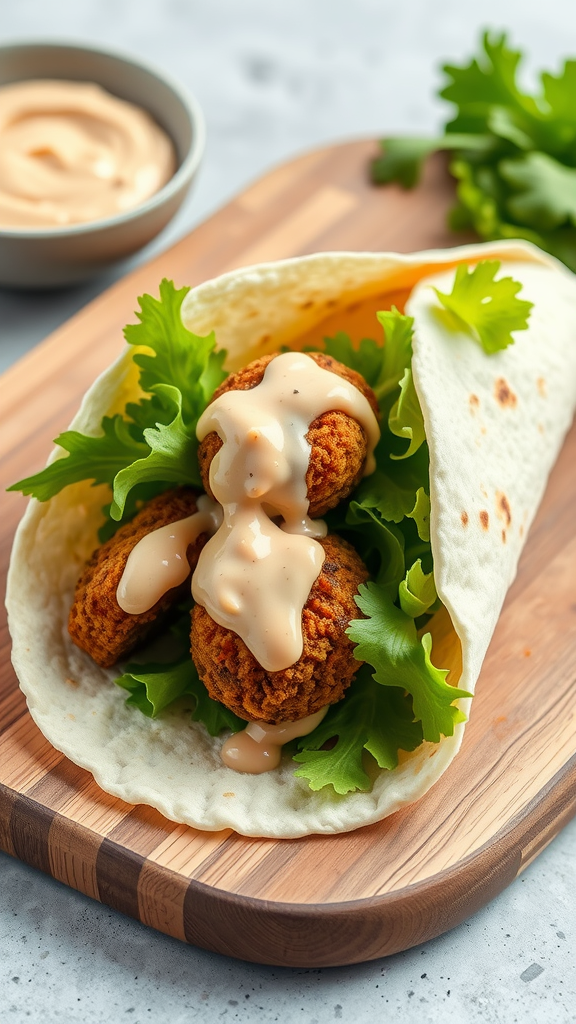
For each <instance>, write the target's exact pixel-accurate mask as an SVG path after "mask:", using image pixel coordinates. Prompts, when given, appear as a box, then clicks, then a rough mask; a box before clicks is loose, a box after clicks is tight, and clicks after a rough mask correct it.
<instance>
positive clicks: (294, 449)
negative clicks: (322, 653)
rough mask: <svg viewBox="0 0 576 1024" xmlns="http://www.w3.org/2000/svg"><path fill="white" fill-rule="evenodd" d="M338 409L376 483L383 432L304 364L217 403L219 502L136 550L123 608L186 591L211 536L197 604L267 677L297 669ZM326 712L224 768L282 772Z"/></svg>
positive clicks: (205, 502) (211, 425)
mask: <svg viewBox="0 0 576 1024" xmlns="http://www.w3.org/2000/svg"><path fill="white" fill-rule="evenodd" d="M332 410H337V411H341V412H346V413H348V415H350V416H351V417H352V418H353V419H355V420H356V421H357V422H358V423H360V424H361V426H362V427H363V428H364V431H365V433H366V436H367V438H368V451H367V457H366V462H365V467H364V475H367V474H368V473H372V472H373V471H374V468H375V462H374V448H375V447H376V444H377V443H378V439H379V437H380V430H379V427H378V422H377V419H376V416H375V415H374V412H373V410H372V408H371V406H370V403H369V402H368V400H367V398H366V397H365V396H364V395H363V394H362V393H361V392H360V391H359V390H358V389H357V388H356V387H355V386H354V385H353V384H350V383H349V382H348V381H346V380H344V379H343V378H342V377H339V376H338V375H337V374H335V373H332V372H331V371H330V370H325V369H323V368H322V367H320V366H318V364H317V363H315V362H314V360H313V359H311V358H310V357H309V356H307V355H305V354H303V353H298V352H286V353H284V354H282V355H280V356H277V357H276V358H275V359H273V360H272V361H271V362H270V363H269V364H268V366H267V367H266V370H265V373H264V377H263V379H262V381H261V382H260V384H258V385H257V386H256V387H255V388H252V389H250V390H248V391H228V392H225V393H224V394H223V395H221V396H220V397H219V398H218V399H216V401H214V402H212V404H211V405H209V406H208V408H207V409H206V410H205V411H204V413H203V414H202V416H201V417H200V420H199V422H198V427H197V436H198V439H199V440H200V441H202V440H203V439H204V438H205V437H206V435H207V434H209V433H210V432H211V431H213V430H215V431H216V432H217V433H218V435H219V436H220V438H221V439H222V441H223V445H222V447H221V448H220V450H219V451H218V452H217V454H216V455H215V456H214V458H213V460H212V464H211V467H210V487H211V489H212V493H213V494H214V497H215V498H216V501H212V500H211V499H210V498H208V497H207V496H206V495H203V496H202V497H200V498H199V499H198V512H196V513H195V514H194V515H192V516H189V517H188V518H186V519H183V520H180V521H179V522H176V523H171V524H169V525H168V526H164V527H161V528H160V529H158V530H154V531H153V532H152V533H150V534H148V535H147V536H145V537H143V538H142V540H140V541H139V542H138V544H136V546H135V547H134V548H133V550H132V551H131V553H130V555H129V558H128V561H127V563H126V567H125V569H124V573H123V575H122V579H121V580H120V583H119V585H118V591H117V599H118V604H119V605H120V607H121V608H123V610H124V611H126V612H128V613H130V614H133V615H137V614H140V613H141V612H144V611H147V610H148V609H149V608H151V607H152V606H153V605H154V604H156V602H157V601H158V600H159V599H160V598H161V597H162V595H163V594H164V593H166V591H167V590H170V589H172V588H173V587H176V586H178V585H179V584H181V583H183V582H184V580H185V579H186V577H187V575H188V573H189V566H188V560H187V557H186V552H187V548H188V546H189V545H190V544H192V543H193V542H194V541H195V540H196V539H197V537H199V536H200V534H201V533H209V534H210V535H211V538H210V540H209V541H208V543H207V544H206V545H205V546H204V548H203V549H202V551H201V553H200V557H199V559H198V564H197V567H196V570H195V572H194V574H193V576H192V594H193V596H194V600H195V601H196V602H197V603H198V604H201V605H203V606H204V607H205V608H206V610H207V611H208V613H209V614H210V615H211V616H212V618H213V619H214V620H215V621H216V622H218V623H219V624H220V625H222V626H224V627H225V628H228V629H231V630H232V631H233V632H234V633H236V634H238V635H239V636H240V637H241V638H242V640H243V641H244V643H245V644H246V646H247V647H248V649H249V650H250V651H251V652H252V653H253V655H254V656H255V658H256V660H257V661H258V662H259V663H260V665H262V666H263V668H264V669H266V670H267V671H269V672H278V671H281V670H282V669H285V668H288V667H289V666H290V665H293V664H294V663H295V662H296V661H298V659H299V658H300V656H301V654H302V650H303V638H302V610H303V608H304V605H305V604H306V601H307V600H308V597H309V594H310V591H311V589H312V586H313V584H314V582H315V581H316V579H317V578H318V576H319V574H320V570H321V569H322V565H323V562H324V549H323V547H322V546H321V544H319V543H318V541H317V539H316V538H321V537H324V536H326V524H325V523H324V522H323V521H322V520H312V519H310V518H309V516H308V504H309V503H308V498H307V496H306V495H307V487H306V472H307V469H308V464H309V461H310V444H309V443H308V441H307V440H306V434H307V433H308V431H309V429H310V424H311V423H312V422H313V421H314V420H315V419H317V418H318V417H319V416H321V415H322V413H325V412H330V411H332ZM326 711H327V708H323V709H322V710H320V711H318V712H316V713H315V714H313V715H308V716H307V717H306V718H303V719H301V720H300V721H298V722H283V723H281V724H279V725H268V724H266V723H262V722H249V724H248V725H247V726H246V728H245V729H243V730H242V731H241V732H239V733H237V734H236V735H234V736H230V737H229V738H228V739H227V740H226V741H225V743H224V745H223V747H222V759H223V761H224V763H225V764H226V765H228V767H230V768H234V769H235V770H236V771H243V772H248V773H251V774H259V773H260V772H265V771H270V770H271V769H272V768H276V767H277V766H278V765H279V763H280V759H281V754H282V746H283V744H285V743H288V742H289V740H291V739H294V738H295V737H297V736H306V735H307V734H308V733H310V732H312V730H313V729H315V728H316V726H317V725H318V724H319V723H320V722H321V721H322V719H323V718H324V715H325V714H326Z"/></svg>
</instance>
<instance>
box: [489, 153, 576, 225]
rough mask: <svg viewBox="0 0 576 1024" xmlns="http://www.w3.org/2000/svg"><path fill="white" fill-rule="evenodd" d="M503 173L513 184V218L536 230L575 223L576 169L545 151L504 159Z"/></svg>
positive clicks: (501, 167)
mask: <svg viewBox="0 0 576 1024" xmlns="http://www.w3.org/2000/svg"><path fill="white" fill-rule="evenodd" d="M500 173H501V174H502V177H503V178H504V180H505V181H506V182H507V183H508V184H509V185H510V186H511V188H512V190H513V193H514V194H512V195H510V196H509V198H508V201H507V206H508V210H509V212H510V213H511V214H512V216H513V217H514V219H515V220H516V221H518V222H519V223H521V224H526V225H527V226H528V227H531V228H536V230H537V231H549V230H550V229H551V228H557V227H559V226H560V225H561V224H565V223H570V224H576V169H575V168H574V167H565V166H564V164H561V163H560V162H559V161H558V160H555V159H554V157H552V156H548V155H547V154H546V153H527V154H526V155H525V156H523V157H522V158H518V157H517V158H515V159H514V160H502V161H501V163H500Z"/></svg>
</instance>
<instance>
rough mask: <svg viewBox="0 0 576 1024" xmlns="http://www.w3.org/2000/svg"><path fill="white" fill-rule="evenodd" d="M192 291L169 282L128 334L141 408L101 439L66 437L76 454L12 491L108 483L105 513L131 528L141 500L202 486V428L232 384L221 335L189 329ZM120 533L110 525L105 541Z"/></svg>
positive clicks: (112, 422) (105, 426) (45, 493)
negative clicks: (187, 306) (185, 307)
mask: <svg viewBox="0 0 576 1024" xmlns="http://www.w3.org/2000/svg"><path fill="white" fill-rule="evenodd" d="M188 291H189V289H188V288H180V289H176V288H175V287H174V284H173V283H172V282H171V281H167V280H164V281H162V282H161V284H160V299H155V298H153V297H152V296H150V295H144V296H142V297H141V298H140V299H139V304H140V312H139V313H137V314H136V315H137V317H138V320H139V321H140V322H139V323H138V324H132V325H129V326H128V327H126V328H125V331H124V334H125V337H126V340H127V341H128V343H129V344H130V345H133V346H137V347H138V348H137V350H135V351H134V354H133V359H134V362H135V363H136V364H137V366H138V367H139V368H140V376H139V383H140V387H141V389H142V391H143V392H144V394H143V397H142V398H141V399H140V401H138V402H130V403H128V404H127V406H126V408H125V410H124V415H123V416H121V415H116V416H114V417H104V419H103V420H102V424H101V430H102V433H101V435H99V436H98V437H87V436H84V435H83V434H80V433H78V432H77V431H66V432H65V433H64V434H61V435H60V437H58V438H57V439H56V442H55V443H56V444H58V445H59V446H60V447H61V448H62V449H63V450H64V451H66V452H68V453H69V454H68V455H67V456H66V457H65V458H62V459H57V460H56V461H55V462H53V463H52V464H51V465H50V466H47V467H46V468H45V469H43V470H42V471H41V472H40V473H37V474H36V475H35V476H32V477H27V478H26V479H25V480H21V481H19V482H18V483H16V484H13V485H12V487H10V488H9V489H10V490H19V491H23V493H24V494H31V495H33V496H34V497H35V498H38V500H39V501H47V500H48V499H49V498H51V497H53V496H54V495H55V494H58V493H59V491H61V490H62V489H63V488H64V487H67V486H68V485H69V484H72V483H77V482H78V481H80V480H92V481H93V482H94V483H95V484H103V483H106V484H108V485H109V486H110V488H111V489H112V490H113V500H112V502H111V503H110V505H107V506H105V509H106V511H107V512H108V513H109V515H110V517H111V519H112V520H115V521H116V522H125V521H126V520H127V519H128V518H129V516H130V514H132V515H133V514H134V512H135V511H136V510H137V507H138V500H139V496H142V495H144V496H147V497H150V496H152V494H153V493H159V491H160V490H162V489H165V488H166V486H169V485H171V484H172V485H173V484H192V485H199V484H200V474H199V469H198V461H197V457H196V453H197V441H196V425H197V422H198V418H199V417H200V415H201V414H202V412H203V411H204V409H205V407H206V405H207V404H208V402H209V400H210V398H211V397H212V394H213V392H214V390H215V388H217V387H218V385H219V384H220V383H221V382H222V381H223V380H224V379H225V377H226V374H225V372H224V371H223V369H222V363H223V361H224V359H225V355H226V353H225V352H216V351H215V339H214V334H213V333H212V334H210V335H208V336H207V337H199V336H197V335H195V334H192V332H191V331H188V330H187V329H186V328H185V327H184V325H183V323H182V319H181V307H182V302H183V300H184V297H185V296H186V295H187V293H188ZM146 350H149V351H146ZM133 492H135V497H134V499H133V500H130V495H131V493H133ZM113 532H114V527H113V526H107V527H106V528H103V529H102V530H101V536H104V537H105V538H106V537H108V536H111V535H112V534H113Z"/></svg>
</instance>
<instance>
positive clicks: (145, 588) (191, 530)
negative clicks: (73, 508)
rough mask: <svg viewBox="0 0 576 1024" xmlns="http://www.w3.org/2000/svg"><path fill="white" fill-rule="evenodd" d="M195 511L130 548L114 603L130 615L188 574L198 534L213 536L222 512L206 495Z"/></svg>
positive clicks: (145, 609)
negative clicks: (191, 549) (188, 552)
mask: <svg viewBox="0 0 576 1024" xmlns="http://www.w3.org/2000/svg"><path fill="white" fill-rule="evenodd" d="M196 504H197V506H198V511H197V512H195V513H194V515H191V516H187V517H186V519H179V520H177V521H176V522H175V523H168V524H167V525H166V526H161V527H160V528H159V529H158V530H153V531H152V533H148V534H146V536H145V537H142V540H139V541H138V543H137V544H136V545H135V546H134V547H133V548H132V551H131V552H130V554H129V555H128V561H127V562H126V565H125V567H124V572H123V573H122V578H121V580H120V583H119V584H118V589H117V591H116V600H117V601H118V604H119V605H120V607H121V608H122V610H123V611H125V612H127V613H128V614H129V615H141V614H142V612H147V611H148V609H149V608H153V607H154V605H155V604H156V602H157V601H159V600H160V598H161V597H163V595H164V594H166V593H167V592H168V591H169V590H172V588H173V587H179V586H180V584H181V583H184V580H185V579H186V578H187V576H189V574H190V566H189V564H188V558H187V557H186V552H187V550H188V547H189V545H190V544H193V543H194V541H195V540H197V539H198V537H199V536H200V534H202V533H209V534H213V533H215V532H216V530H217V529H218V527H219V526H220V524H221V522H222V509H221V507H220V505H218V504H217V503H216V502H215V501H212V499H211V498H209V497H208V496H207V495H206V494H202V495H201V496H200V497H199V498H198V501H197V502H196Z"/></svg>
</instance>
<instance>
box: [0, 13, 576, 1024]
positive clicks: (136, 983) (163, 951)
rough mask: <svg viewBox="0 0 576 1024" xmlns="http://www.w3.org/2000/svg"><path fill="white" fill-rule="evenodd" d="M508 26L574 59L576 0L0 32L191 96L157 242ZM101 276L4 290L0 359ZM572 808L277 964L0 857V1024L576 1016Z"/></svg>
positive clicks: (0, 363) (399, 104)
mask: <svg viewBox="0 0 576 1024" xmlns="http://www.w3.org/2000/svg"><path fill="white" fill-rule="evenodd" d="M484 25H491V26H493V27H494V28H501V27H509V28H510V29H511V30H512V32H513V37H514V41H515V42H516V43H518V44H520V45H521V46H522V47H525V48H526V49H528V50H529V52H530V55H531V59H530V60H529V61H527V67H526V74H527V75H528V76H530V74H531V73H533V70H534V69H535V68H538V67H549V68H555V67H557V65H558V63H559V60H560V58H561V57H562V56H564V55H566V54H575V53H576V19H575V18H574V8H573V4H572V2H571V0H548V2H547V3H546V4H542V3H536V2H535V0H484V3H483V4H482V5H481V6H479V5H476V4H471V3H468V2H465V0H408V2H406V3H404V4H398V3H397V0H394V2H392V0H354V2H352V0H274V2H272V3H270V2H269V0H268V2H267V0H242V2H241V3H238V2H237V0H204V2H200V0H80V2H78V0H76V2H74V0H19V2H18V3H17V4H15V3H13V4H8V3H7V2H6V3H4V4H3V5H2V16H1V18H0V42H8V41H13V40H16V39H24V38H28V39H30V38H48V37H50V38H57V39H68V40H80V41H91V42H93V43H99V42H100V43H104V44H109V45H115V46H117V47H118V48H120V49H124V50H126V51H129V52H132V53H134V54H135V55H137V56H141V57H143V58H145V59H148V60H152V61H154V62H155V63H157V64H158V65H159V66H160V67H163V68H165V69H166V70H168V71H170V72H171V73H172V74H173V75H175V76H176V77H178V78H179V79H180V80H181V81H182V82H183V83H184V84H185V85H186V86H188V88H189V89H191V90H192V91H193V92H194V93H195V94H196V95H197V97H198V99H199V100H200V102H201V104H202V106H203V107H204V111H205V114H206V118H207V122H208V148H207V152H206V158H205V162H204V166H203V168H202V171H201V173H200V177H199V180H198V183H197V187H196V189H195V191H194V192H193V194H192V196H191V197H190V199H189V200H188V201H187V203H186V204H185V206H184V208H183V209H182V210H181V211H180V213H179V215H178V216H177V218H176V219H175V221H174V222H173V223H172V225H171V226H170V227H169V228H168V229H167V231H166V232H165V233H164V234H163V235H162V237H161V238H160V239H158V240H157V241H156V242H155V243H154V244H153V246H151V247H150V248H149V249H148V251H147V253H143V254H141V255H140V256H139V257H138V258H137V259H138V260H143V259H145V258H146V257H147V256H149V255H152V253H155V252H158V251H160V250H161V249H162V248H165V247H166V246H167V245H169V244H170V243H171V242H172V241H174V240H176V239H177V238H178V237H180V236H181V235H182V234H184V233H185V232H186V231H188V230H189V229H190V228H191V227H193V226H194V224H197V223H198V222H199V221H200V220H202V219H204V218H205V217H206V216H207V215H209V214H210V213H211V212H212V211H213V210H214V209H215V208H216V207H218V206H219V205H220V204H221V203H223V202H224V201H225V200H226V199H228V198H230V197H231V196H232V195H233V194H234V193H235V192H236V191H238V189H240V188H242V187H243V186H244V185H245V184H247V183H248V182H249V181H250V180H252V179H254V178H255V177H257V176H259V175H260V174H261V173H263V172H264V171H265V170H267V169H268V168H269V167H270V166H272V165H273V164H275V163H277V162H279V161H281V160H284V159H286V158H288V157H290V156H292V155H294V154H295V153H297V152H300V151H302V150H304V149H306V148H308V147H311V146H317V145H319V144H321V143H322V142H328V141H334V140H339V139H344V138H349V137H353V136H366V135H374V136H378V135H379V134H382V133H384V132H407V131H423V132H432V131H433V130H434V129H435V128H436V127H437V126H438V125H439V124H440V123H441V120H442V117H443V105H442V104H441V103H440V102H439V101H437V100H435V99H434V98H433V93H434V90H435V89H436V88H437V85H438V82H439V74H438V65H439V63H440V62H441V61H442V60H443V59H450V60H455V61H459V60H460V59H461V58H462V57H463V56H464V55H465V54H468V53H470V52H471V51H472V48H473V46H474V42H475V39H476V37H477V34H478V31H479V28H480V27H481V26H484ZM114 276H115V275H114V274H109V275H108V277H105V278H100V279H99V280H98V281H96V282H93V283H90V284H88V285H86V286H83V287H82V288H77V289H74V290H65V291H59V292H53V293H46V294H40V293H34V294H30V293H17V292H8V291H2V290H1V289H0V369H1V368H5V367H6V366H8V365H9V364H10V363H11V362H13V361H14V360H15V359H16V358H18V356H19V355H21V354H23V353H24V352H25V351H26V350H27V349H29V348H30V347H32V346H33V345H34V344H36V343H37V342H38V341H40V340H41V339H42V338H43V337H45V336H46V334H48V333H49V332H50V331H51V330H53V329H54V328H55V327H56V326H58V324H60V323H61V322H62V321H63V320H65V319H67V318H68V317H69V316H70V315H71V314H72V313H73V312H75V311H76V310H77V309H79V308H80V307H81V306H83V305H84V304H85V303H86V302H87V301H88V300H89V299H90V298H92V297H93V296H94V295H96V294H98V293H99V292H100V291H101V290H102V289H103V288H104V287H106V285H107V284H109V283H111V281H112V280H113V279H114ZM575 847H576V821H575V822H573V823H572V824H571V825H569V826H568V827H567V828H566V829H565V830H564V832H563V833H562V834H561V835H560V836H559V837H558V838H557V839H556V840H555V841H554V842H553V844H552V845H551V846H550V847H549V848H548V849H547V850H546V851H545V852H544V853H543V854H542V855H541V856H540V857H539V858H538V859H537V861H536V862H535V863H534V864H533V865H531V867H530V868H529V869H528V870H527V871H526V872H525V874H524V875H523V876H522V877H521V878H520V879H518V880H517V881H516V882H515V883H514V884H513V885H512V886H511V887H510V888H509V889H508V890H507V891H506V892H505V893H503V894H502V895H501V896H500V897H499V898H498V899H497V900H495V901H493V903H491V904H490V906H488V907H486V908H485V909H484V910H482V911H480V912H479V913H478V914H476V915H475V917H473V918H471V919H470V920H469V921H467V922H466V923H465V924H463V925H461V926H460V927H459V928H457V929H455V930H454V931H452V932H450V933H449V934H447V935H445V936H442V937H441V938H439V939H436V940H435V941H434V942H430V943H427V944H426V945H425V946H420V947H418V948H416V949H414V950H410V951H408V952H406V953H402V954H398V955H397V956H395V957H392V958H389V959H386V960H380V961H375V962H373V963H368V964H364V965H359V966H357V967H349V968H338V969H332V970H310V971H303V970H291V969H274V968H269V967H259V966H256V965H253V964H243V963H239V962H236V961H232V960H228V959H226V958H225V957H220V956H217V955H213V954H210V953H205V952H203V951H201V950H196V949H194V948H192V947H187V946H185V945H183V944H182V943H179V942H177V941H176V940H172V939H168V938H166V937H165V936H163V935H160V934H158V933H156V932H153V931H151V930H150V929H147V928H145V927H143V926H142V925H140V924H138V923H136V922H134V921H132V920H131V919H129V918H125V917H122V916H121V915H119V914H116V913H115V912H113V911H110V910H108V909H107V908H106V907H102V906H100V905H99V904H97V903H94V902H92V901H91V900H89V899H87V898H85V897H83V896H81V895H79V894H78V893H75V892H72V891H71V890H69V889H67V888H66V887H65V886H62V885H60V884H59V883H57V882H54V881H53V880H51V879H49V878H47V877H45V876H43V875H41V874H40V873H38V872H36V871H34V870H32V869H31V868H28V867H27V866H25V865H22V864H20V863H18V862H17V861H14V860H12V859H11V858H9V857H7V856H5V855H3V854H2V855H0V1020H1V1021H2V1024H23V1022H25V1021H33V1022H36V1021H38V1022H39V1024H40V1022H41V1024H51V1022H56V1021H58V1022H65V1024H76V1022H78V1024H79V1022H84V1024H105V1022H109V1021H110V1022H114V1024H117V1022H119V1021H126V1022H130V1024H145V1022H148V1021H154V1022H156V1021H159V1022H163V1021H169V1022H170V1024H188V1022H193V1021H202V1022H205V1024H213V1022H216V1021H221V1020H224V1021H230V1022H232V1021H240V1022H257V1021H262V1022H264V1024H268V1022H271V1021H281V1022H282V1024H300V1022H301V1024H325V1022H328V1021H333V1020H342V1021H349V1022H354V1024H357V1022H364V1021H366V1022H368V1021H370V1022H376V1021H380V1020H382V1021H388V1020H390V1021H393V1022H395V1024H396V1022H400V1024H412V1022H413V1021H422V1022H436V1021H442V1022H446V1021H450V1022H455V1024H456V1022H458V1024H467V1022H474V1024H476V1022H478V1024H480V1022H482V1024H484V1022H486V1024H514V1022H518V1024H540V1022H546V1024H568V1022H574V1021H576V925H575V923H574V921H575V910H576V897H575V893H576V854H575V853H574V850H575Z"/></svg>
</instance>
